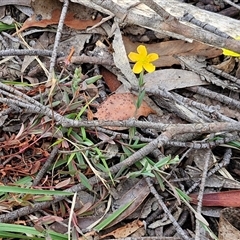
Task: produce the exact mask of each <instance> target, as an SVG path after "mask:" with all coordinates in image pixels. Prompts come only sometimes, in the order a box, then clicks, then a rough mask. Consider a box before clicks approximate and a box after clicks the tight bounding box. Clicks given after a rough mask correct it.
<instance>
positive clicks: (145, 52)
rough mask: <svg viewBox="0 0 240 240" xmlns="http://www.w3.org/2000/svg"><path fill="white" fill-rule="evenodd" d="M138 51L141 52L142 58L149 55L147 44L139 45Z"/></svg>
mask: <svg viewBox="0 0 240 240" xmlns="http://www.w3.org/2000/svg"><path fill="white" fill-rule="evenodd" d="M137 52H138V53H139V56H141V59H142V60H143V59H144V58H146V57H147V49H146V47H145V46H143V45H139V46H138V47H137Z"/></svg>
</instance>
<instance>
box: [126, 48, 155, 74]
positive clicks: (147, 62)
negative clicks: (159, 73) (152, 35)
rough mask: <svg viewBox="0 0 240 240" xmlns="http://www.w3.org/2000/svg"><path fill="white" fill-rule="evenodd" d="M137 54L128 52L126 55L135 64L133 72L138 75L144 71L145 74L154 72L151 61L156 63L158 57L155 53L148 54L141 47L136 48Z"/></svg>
mask: <svg viewBox="0 0 240 240" xmlns="http://www.w3.org/2000/svg"><path fill="white" fill-rule="evenodd" d="M137 52H138V53H135V52H130V53H129V54H128V57H129V59H130V60H131V61H132V62H135V64H134V66H133V72H134V73H136V74H138V73H140V72H142V71H143V69H145V70H146V71H147V72H149V73H150V72H154V71H155V66H154V65H153V64H152V62H153V61H156V60H157V59H158V58H159V57H158V54H157V53H149V54H148V52H147V49H146V47H145V46H143V45H139V46H138V47H137Z"/></svg>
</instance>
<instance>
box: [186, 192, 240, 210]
mask: <svg viewBox="0 0 240 240" xmlns="http://www.w3.org/2000/svg"><path fill="white" fill-rule="evenodd" d="M190 197H191V203H193V204H197V197H198V194H196V193H194V194H190ZM202 205H203V206H221V207H240V190H232V191H226V192H216V193H205V194H204V195H203V201H202Z"/></svg>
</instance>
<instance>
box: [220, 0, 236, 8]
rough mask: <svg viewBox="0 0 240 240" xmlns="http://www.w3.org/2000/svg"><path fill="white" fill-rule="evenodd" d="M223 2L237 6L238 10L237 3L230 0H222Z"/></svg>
mask: <svg viewBox="0 0 240 240" xmlns="http://www.w3.org/2000/svg"><path fill="white" fill-rule="evenodd" d="M223 1H224V2H225V3H227V4H229V5H231V6H233V7H235V8H237V9H238V10H240V6H239V5H237V4H236V3H234V2H232V1H231V0H223Z"/></svg>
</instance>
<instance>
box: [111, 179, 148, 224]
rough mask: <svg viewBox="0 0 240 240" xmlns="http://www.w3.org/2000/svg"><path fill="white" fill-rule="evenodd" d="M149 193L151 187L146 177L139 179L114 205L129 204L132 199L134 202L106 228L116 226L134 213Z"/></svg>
mask: <svg viewBox="0 0 240 240" xmlns="http://www.w3.org/2000/svg"><path fill="white" fill-rule="evenodd" d="M149 193H150V189H149V187H148V185H147V183H146V181H145V179H144V178H143V179H141V180H140V181H138V182H137V183H136V184H135V185H134V186H133V187H132V188H131V189H129V190H128V191H127V192H126V193H125V194H123V195H122V196H121V198H120V199H118V200H116V201H115V202H114V205H115V206H119V207H120V206H124V205H126V204H128V203H129V202H131V201H133V203H132V204H131V205H130V206H129V207H128V208H127V209H126V210H125V211H124V212H123V213H122V214H121V215H119V216H118V217H117V218H115V219H114V220H113V221H112V222H111V223H110V224H109V225H108V226H107V227H106V228H109V227H111V226H114V225H115V224H117V223H119V222H121V221H122V220H123V219H125V218H126V217H128V216H129V215H131V214H132V213H134V212H135V211H136V210H137V209H138V208H139V206H140V205H141V204H142V202H143V201H144V200H145V199H146V197H147V196H148V194H149Z"/></svg>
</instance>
